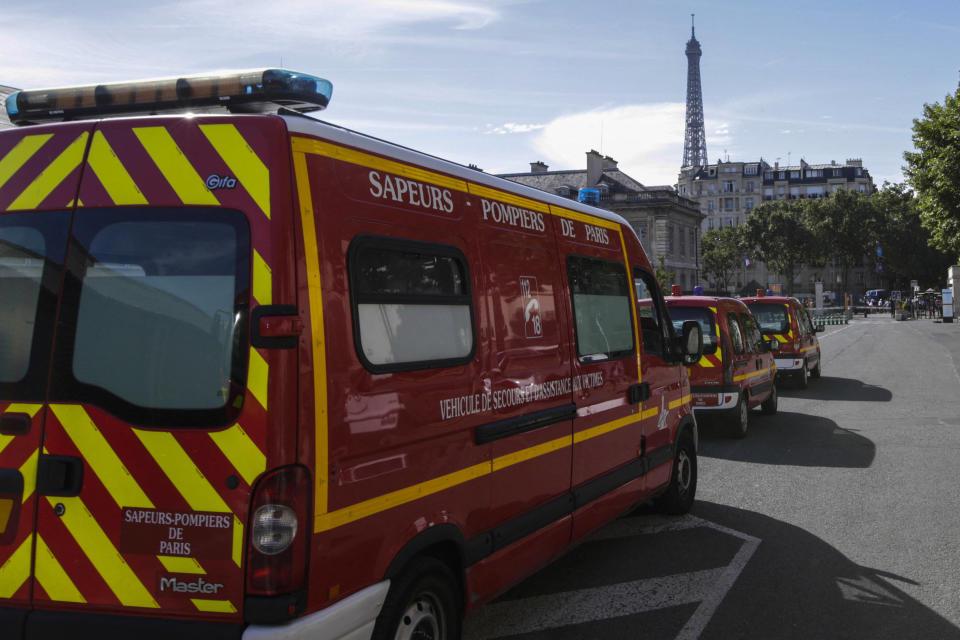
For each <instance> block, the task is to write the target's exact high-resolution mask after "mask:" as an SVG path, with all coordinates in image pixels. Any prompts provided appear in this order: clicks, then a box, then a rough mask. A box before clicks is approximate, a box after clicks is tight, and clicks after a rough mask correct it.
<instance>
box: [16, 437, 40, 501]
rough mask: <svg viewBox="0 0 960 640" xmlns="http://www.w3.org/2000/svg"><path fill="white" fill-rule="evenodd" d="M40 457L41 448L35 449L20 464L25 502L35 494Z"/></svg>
mask: <svg viewBox="0 0 960 640" xmlns="http://www.w3.org/2000/svg"><path fill="white" fill-rule="evenodd" d="M39 457H40V450H39V449H34V451H33V453H31V454H30V457H29V458H27V459H26V460H25V461H24V463H23V464H22V465H20V475H22V476H23V502H24V503H26V502H27V500H29V499H30V496H32V495H33V490H34V489H36V487H37V460H38V459H39Z"/></svg>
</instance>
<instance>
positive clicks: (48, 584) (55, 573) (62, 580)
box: [34, 534, 87, 604]
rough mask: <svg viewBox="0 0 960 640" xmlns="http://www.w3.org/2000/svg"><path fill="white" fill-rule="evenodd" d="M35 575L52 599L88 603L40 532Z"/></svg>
mask: <svg viewBox="0 0 960 640" xmlns="http://www.w3.org/2000/svg"><path fill="white" fill-rule="evenodd" d="M34 575H35V576H36V578H37V582H39V583H40V586H41V587H43V590H44V591H46V592H47V596H48V597H49V598H50V599H51V600H57V601H59V602H80V603H83V604H86V602H87V601H86V599H85V598H84V597H83V595H82V594H81V593H80V590H79V589H77V585H75V584H73V581H72V580H71V579H70V576H68V575H67V572H66V571H64V570H63V566H62V565H61V564H60V563H59V562H58V561H57V558H56V556H54V555H53V551H51V550H50V547H48V546H47V543H46V542H44V541H43V538H42V537H41V536H40V534H37V559H36V568H35V569H34Z"/></svg>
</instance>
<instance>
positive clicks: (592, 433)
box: [573, 414, 643, 443]
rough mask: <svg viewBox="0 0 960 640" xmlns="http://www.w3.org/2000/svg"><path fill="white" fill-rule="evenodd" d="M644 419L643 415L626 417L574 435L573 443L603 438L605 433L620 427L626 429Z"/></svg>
mask: <svg viewBox="0 0 960 640" xmlns="http://www.w3.org/2000/svg"><path fill="white" fill-rule="evenodd" d="M642 419H643V414H633V415H629V416H624V417H622V418H620V419H618V420H614V421H613V422H607V423H606V424H601V425H597V426H596V427H590V428H589V429H584V430H583V431H578V432H577V433H575V434H573V441H574V442H575V443H576V442H583V441H584V440H590V439H591V438H596V437H597V436H602V435H604V434H605V433H610V432H611V431H616V430H617V429H619V428H620V427H626V426H627V425H630V424H633V423H635V422H637V421H638V420H642Z"/></svg>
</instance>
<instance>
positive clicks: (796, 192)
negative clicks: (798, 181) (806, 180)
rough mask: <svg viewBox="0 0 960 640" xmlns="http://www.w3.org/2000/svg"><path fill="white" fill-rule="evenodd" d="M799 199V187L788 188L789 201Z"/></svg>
mask: <svg viewBox="0 0 960 640" xmlns="http://www.w3.org/2000/svg"><path fill="white" fill-rule="evenodd" d="M799 197H800V187H790V199H791V200H796V199H797V198H799Z"/></svg>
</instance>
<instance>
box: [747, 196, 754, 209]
mask: <svg viewBox="0 0 960 640" xmlns="http://www.w3.org/2000/svg"><path fill="white" fill-rule="evenodd" d="M746 208H747V211H750V209H753V198H747V205H746Z"/></svg>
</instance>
